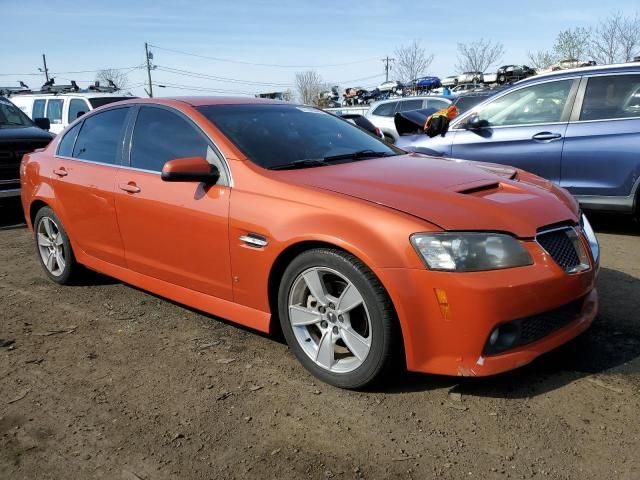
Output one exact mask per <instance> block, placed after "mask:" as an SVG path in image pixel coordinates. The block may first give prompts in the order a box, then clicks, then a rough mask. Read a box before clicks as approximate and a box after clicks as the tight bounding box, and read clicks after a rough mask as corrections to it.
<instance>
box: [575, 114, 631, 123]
mask: <svg viewBox="0 0 640 480" xmlns="http://www.w3.org/2000/svg"><path fill="white" fill-rule="evenodd" d="M622 120H640V115H638V116H637V117H616V118H601V119H599V120H573V121H571V122H569V123H570V124H572V125H573V124H576V123H599V122H620V121H622Z"/></svg>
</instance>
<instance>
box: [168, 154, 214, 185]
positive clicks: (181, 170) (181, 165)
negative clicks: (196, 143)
mask: <svg viewBox="0 0 640 480" xmlns="http://www.w3.org/2000/svg"><path fill="white" fill-rule="evenodd" d="M161 178H162V180H164V181H165V182H202V183H206V184H207V185H213V184H215V183H216V182H217V181H218V179H219V178H220V171H219V170H218V168H217V167H216V166H215V165H211V164H210V163H209V162H207V161H206V160H205V159H204V158H202V157H188V158H176V159H175V160H169V161H168V162H167V163H165V164H164V166H163V167H162V174H161Z"/></svg>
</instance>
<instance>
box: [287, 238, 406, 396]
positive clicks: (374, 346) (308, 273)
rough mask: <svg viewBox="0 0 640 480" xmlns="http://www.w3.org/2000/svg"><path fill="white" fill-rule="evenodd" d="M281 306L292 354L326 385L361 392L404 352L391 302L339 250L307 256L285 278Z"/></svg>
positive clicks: (366, 272)
mask: <svg viewBox="0 0 640 480" xmlns="http://www.w3.org/2000/svg"><path fill="white" fill-rule="evenodd" d="M278 306H279V313H280V322H281V326H282V331H283V333H284V336H285V338H286V340H287V343H288V344H289V346H290V348H291V350H292V351H293V353H294V354H295V355H296V357H297V358H298V360H299V361H300V362H301V363H302V364H303V365H304V366H305V368H307V370H309V371H310V372H311V373H313V374H314V375H315V376H317V377H318V378H320V379H322V380H323V381H325V382H327V383H330V384H332V385H335V386H338V387H342V388H361V387H364V386H365V385H368V384H370V383H372V382H374V381H375V380H377V379H378V378H379V377H380V376H381V375H382V374H383V373H384V372H385V371H387V370H388V369H389V368H390V367H391V366H392V363H393V362H392V360H393V357H394V355H395V354H396V353H397V352H396V351H395V350H398V348H396V347H397V345H396V338H397V335H396V322H395V317H394V313H393V307H392V305H391V301H390V299H389V297H388V295H387V293H386V291H385V290H384V288H383V287H382V285H381V284H380V282H379V281H378V279H377V278H376V276H375V275H374V274H373V273H372V272H371V271H370V270H369V269H368V268H367V267H366V266H365V265H364V264H363V263H362V262H360V261H359V260H358V259H357V258H355V257H353V256H352V255H349V254H347V253H345V252H342V251H340V250H334V249H314V250H309V251H307V252H304V253H302V254H301V255H300V256H298V257H297V258H295V259H294V260H293V262H292V263H291V264H290V265H289V267H287V269H286V271H285V273H284V275H283V278H282V282H281V285H280V291H279V299H278Z"/></svg>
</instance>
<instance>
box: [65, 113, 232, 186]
mask: <svg viewBox="0 0 640 480" xmlns="http://www.w3.org/2000/svg"><path fill="white" fill-rule="evenodd" d="M145 105H151V106H153V107H160V108H163V107H164V108H167V109H170V110H172V111H175V112H177V113H178V114H179V115H180V116H181V117H184V118H187V119H188V121H189V122H190V123H191V124H193V125H195V127H196V128H197V129H198V130H199V131H200V132H201V133H202V135H203V136H204V137H205V138H206V139H207V140H208V141H209V143H210V144H211V146H212V147H213V149H214V153H215V154H217V155H218V156H219V158H220V160H221V162H222V164H223V165H224V168H225V169H226V171H227V178H228V179H229V182H228V185H224V186H227V187H229V188H233V187H234V182H233V176H232V174H231V166H230V165H229V161H228V160H227V157H226V156H225V155H224V153H222V150H220V147H218V144H217V143H216V142H214V141H213V139H212V138H211V137H210V136H209V135H208V134H207V133H206V132H205V131H204V130H203V129H202V127H200V125H198V124H197V123H196V122H195V121H193V120H192V119H191V118H190V117H189V116H188V115H186V114H185V113H184V112H182V111H181V110H179V109H177V108H176V107H173V106H170V105H164V104H159V103H127V104H126V105H116V106H114V107H112V108H106V109H102V110H100V111H99V112H98V113H97V114H100V113H102V112H105V111H107V110H112V109H116V108H125V107H141V106H145ZM92 112H93V111H92ZM92 112H89V113H87V114H85V115H83V116H82V118H81V119H78V120H79V122H81V123H84V121H85V120H86V119H87V118H91V117H92V116H93V115H94V114H93V113H92ZM136 113H137V112H136ZM97 114H96V115H97ZM74 123H75V122H74ZM134 126H135V125H134ZM72 128H73V127H72ZM81 131H82V126H81V127H80V130H79V131H78V135H76V138H75V140H74V142H73V148H74V149H75V143H76V141H77V140H78V136H79V135H80V132H81ZM66 135H67V132H65V135H59V137H60V140H58V144H57V145H56V149H55V153H54V154H53V156H54V157H55V158H61V159H64V160H74V161H76V162H84V163H89V164H92V165H105V166H107V167H116V168H123V169H127V170H133V171H137V172H144V173H153V174H155V175H160V173H161V172H156V171H153V170H145V169H142V168H135V167H132V166H130V165H121V164H112V163H104V162H97V161H95V160H88V159H83V158H74V157H66V156H63V155H58V149H59V148H60V141H61V140H62V138H63V137H64V136H66ZM125 137H126V132H125ZM131 144H132V142H129V149H130V148H131ZM128 153H130V152H128ZM123 160H129V158H127V159H123Z"/></svg>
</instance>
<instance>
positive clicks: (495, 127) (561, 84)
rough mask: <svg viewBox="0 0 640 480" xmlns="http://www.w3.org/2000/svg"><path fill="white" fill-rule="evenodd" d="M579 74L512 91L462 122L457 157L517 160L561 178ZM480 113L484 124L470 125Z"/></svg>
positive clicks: (454, 145)
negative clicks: (563, 154)
mask: <svg viewBox="0 0 640 480" xmlns="http://www.w3.org/2000/svg"><path fill="white" fill-rule="evenodd" d="M578 83H579V79H577V78H571V79H560V80H550V81H546V82H540V83H536V84H533V85H526V86H523V87H521V88H518V89H516V90H510V91H508V92H507V93H505V94H503V95H500V96H499V97H497V98H494V99H493V100H491V101H489V102H488V103H485V104H484V105H482V106H480V107H479V108H478V109H475V110H474V111H473V112H470V113H468V114H467V115H466V116H465V117H463V118H461V120H460V121H459V122H456V126H455V127H454V128H453V129H452V130H451V131H450V133H449V134H448V135H450V134H452V133H453V135H454V138H453V142H452V148H451V156H452V157H455V158H464V159H469V160H479V161H483V162H493V163H501V164H505V165H513V166H515V167H518V168H522V169H524V170H527V171H530V172H533V173H535V174H537V175H540V176H541V177H544V178H547V179H549V180H552V181H554V182H559V181H560V162H561V159H562V145H563V141H564V136H565V132H566V129H567V124H568V120H569V116H570V114H571V107H572V106H573V100H574V98H575V93H576V91H577V88H578ZM474 113H477V115H478V118H479V119H480V121H481V122H482V124H484V126H482V127H480V128H477V129H474V130H469V129H466V128H465V123H466V120H467V119H469V118H470V117H471V116H472V115H473V114H474Z"/></svg>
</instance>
